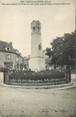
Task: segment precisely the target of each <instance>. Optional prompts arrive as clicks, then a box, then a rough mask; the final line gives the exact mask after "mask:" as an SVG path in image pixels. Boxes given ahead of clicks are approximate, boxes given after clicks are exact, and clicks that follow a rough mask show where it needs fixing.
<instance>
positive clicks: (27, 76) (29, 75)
mask: <svg viewBox="0 0 76 117" xmlns="http://www.w3.org/2000/svg"><path fill="white" fill-rule="evenodd" d="M64 77H65V72H63V71H61V72H60V71H57V70H51V71H50V70H43V71H40V72H34V71H17V72H13V73H11V74H10V75H9V79H10V80H12V79H16V80H19V79H21V80H43V81H44V79H49V80H50V79H61V78H64Z"/></svg>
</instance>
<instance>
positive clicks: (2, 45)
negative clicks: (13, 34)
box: [0, 41, 15, 52]
mask: <svg viewBox="0 0 76 117" xmlns="http://www.w3.org/2000/svg"><path fill="white" fill-rule="evenodd" d="M6 47H9V48H10V52H15V51H14V48H13V47H12V45H11V44H10V43H7V42H5V41H0V50H3V51H6V49H5V48H6Z"/></svg>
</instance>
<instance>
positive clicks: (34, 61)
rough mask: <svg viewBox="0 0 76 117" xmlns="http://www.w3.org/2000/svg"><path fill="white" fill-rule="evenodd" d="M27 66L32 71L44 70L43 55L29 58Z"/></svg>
mask: <svg viewBox="0 0 76 117" xmlns="http://www.w3.org/2000/svg"><path fill="white" fill-rule="evenodd" d="M29 68H30V69H31V70H32V71H41V70H45V59H44V58H43V57H39V58H38V57H37V58H30V60H29Z"/></svg>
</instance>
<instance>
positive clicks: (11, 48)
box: [0, 41, 23, 58]
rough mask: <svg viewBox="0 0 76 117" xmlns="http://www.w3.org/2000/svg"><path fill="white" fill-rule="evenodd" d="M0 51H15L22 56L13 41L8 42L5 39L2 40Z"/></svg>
mask: <svg viewBox="0 0 76 117" xmlns="http://www.w3.org/2000/svg"><path fill="white" fill-rule="evenodd" d="M6 48H9V50H6ZM0 51H3V52H9V53H15V54H17V55H19V56H21V55H20V53H17V52H16V49H14V48H13V46H12V42H9V43H8V42H5V41H0ZM21 57H22V56H21ZM22 58H23V57H22Z"/></svg>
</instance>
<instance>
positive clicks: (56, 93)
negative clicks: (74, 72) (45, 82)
mask: <svg viewBox="0 0 76 117" xmlns="http://www.w3.org/2000/svg"><path fill="white" fill-rule="evenodd" d="M1 77H2V75H0V84H1V82H2V78H1ZM72 79H73V81H75V78H72ZM0 116H1V117H76V87H73V88H70V89H54V90H51V89H20V88H10V87H3V86H1V85H0Z"/></svg>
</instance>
